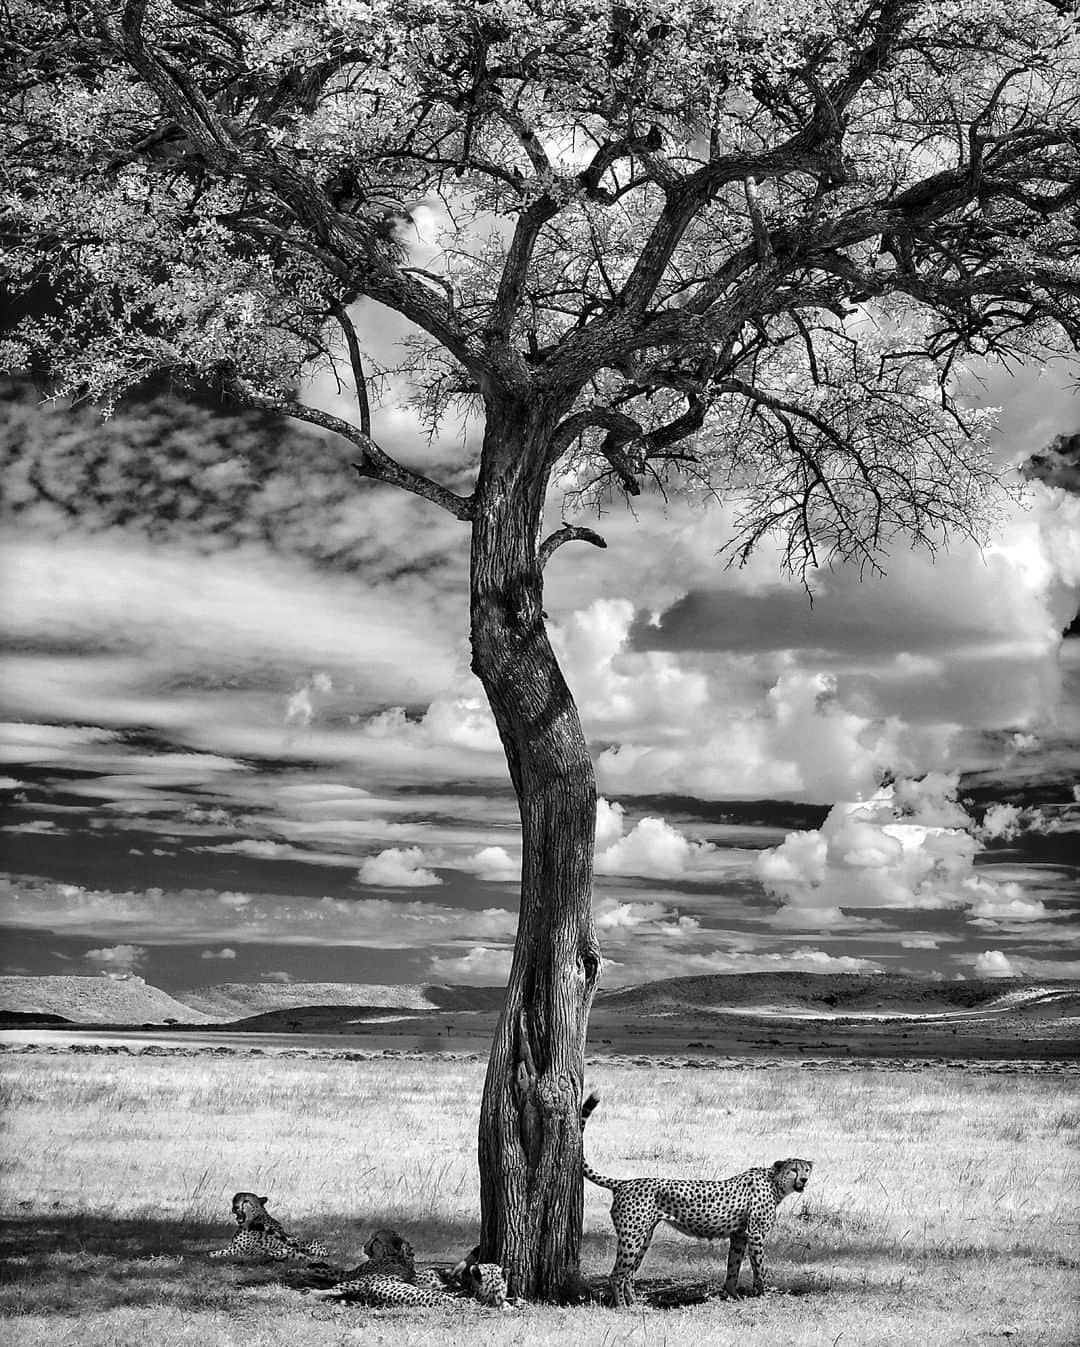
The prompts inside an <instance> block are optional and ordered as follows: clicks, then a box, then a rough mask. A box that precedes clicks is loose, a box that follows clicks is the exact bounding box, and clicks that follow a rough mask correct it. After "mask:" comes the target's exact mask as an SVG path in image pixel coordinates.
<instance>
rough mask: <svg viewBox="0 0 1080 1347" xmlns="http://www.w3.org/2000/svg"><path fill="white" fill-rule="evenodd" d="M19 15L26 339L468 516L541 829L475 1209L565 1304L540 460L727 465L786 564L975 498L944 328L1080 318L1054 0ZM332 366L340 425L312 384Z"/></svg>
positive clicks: (635, 472) (566, 467)
mask: <svg viewBox="0 0 1080 1347" xmlns="http://www.w3.org/2000/svg"><path fill="white" fill-rule="evenodd" d="M0 48H2V55H3V58H4V61H3V68H4V71H5V72H6V73H5V74H4V76H3V93H4V99H3V109H4V110H3V112H2V113H0V117H2V122H3V130H2V135H3V161H4V170H3V173H4V177H3V182H4V199H5V209H6V218H5V222H4V226H3V230H4V240H5V248H6V251H5V260H4V265H5V267H6V281H7V284H8V286H9V287H11V288H12V290H13V291H14V292H16V293H18V294H21V295H22V297H23V300H22V303H23V308H22V319H21V321H20V322H19V323H18V325H17V326H16V327H14V328H13V329H12V330H11V332H10V333H9V339H8V342H7V346H6V356H7V360H8V363H10V364H11V365H12V366H15V367H24V368H25V367H27V366H33V367H35V368H37V369H38V370H39V372H42V373H44V374H48V375H51V376H52V377H53V378H54V380H55V384H56V386H57V388H58V389H59V390H60V391H63V392H66V393H67V394H69V395H72V396H74V397H77V398H93V399H98V400H102V401H105V402H109V401H111V400H112V399H115V398H117V397H118V396H120V395H122V394H123V393H125V391H127V390H129V389H132V388H134V387H136V386H138V385H139V384H140V383H143V382H144V381H146V380H148V379H151V378H159V377H160V376H162V375H163V374H165V375H169V376H171V377H173V378H179V379H181V380H182V379H185V378H190V379H197V380H200V381H202V382H203V383H204V384H205V382H206V381H210V382H212V383H214V384H215V385H217V386H218V387H219V388H220V389H221V390H222V391H223V393H225V394H227V395H228V396H229V397H231V398H233V399H235V400H236V401H237V402H238V403H241V404H245V405H247V406H250V407H257V408H271V409H277V410H279V411H281V412H284V413H286V414H287V415H289V416H293V417H297V418H299V419H300V420H302V421H306V422H309V423H311V424H313V425H315V426H318V427H321V428H322V429H323V430H324V431H328V432H330V433H332V434H333V435H336V436H339V437H340V439H341V440H342V441H343V442H344V443H345V444H347V445H348V446H349V447H350V449H351V456H352V457H353V458H354V459H355V463H354V466H355V468H356V471H357V473H358V474H359V477H360V479H362V480H363V482H365V483H368V484H375V485H377V486H395V487H399V488H401V489H403V490H405V491H410V492H414V493H416V494H417V495H419V496H422V497H424V498H425V499H426V500H428V501H430V502H431V503H432V505H433V506H437V507H440V508H441V509H444V510H447V511H449V513H450V514H451V515H453V516H454V517H455V518H456V519H459V520H460V521H461V523H462V527H463V531H465V532H466V534H467V536H468V537H469V540H470V545H471V576H470V615H471V637H472V659H473V669H474V670H475V672H476V674H477V676H478V677H479V679H480V680H481V682H482V684H483V686H484V688H485V691H486V693H487V696H488V700H489V702H490V705H491V710H492V713H493V715H494V718H495V721H496V724H497V725H498V729H499V734H500V736H501V739H502V743H503V746H504V748H505V751H506V759H507V764H508V767H509V772H510V778H511V781H512V782H513V786H514V790H515V791H516V793H517V798H518V802H519V806H520V813H521V827H522V847H523V862H522V874H521V908H520V918H519V927H518V935H517V943H516V946H515V950H514V959H513V966H512V969H511V972H510V978H509V985H508V988H507V995H506V1003H505V1008H504V1010H503V1012H502V1016H501V1019H500V1021H499V1025H498V1029H497V1031H496V1035H495V1042H494V1045H493V1048H492V1053H491V1059H490V1065H489V1068H488V1074H487V1081H486V1085H485V1089H484V1098H483V1104H482V1109H481V1120H480V1145H479V1158H480V1186H481V1211H482V1234H481V1243H482V1248H483V1256H484V1257H485V1258H497V1259H499V1260H500V1261H502V1262H503V1264H504V1265H505V1267H506V1268H507V1269H508V1272H509V1275H510V1284H511V1289H512V1290H513V1291H514V1292H516V1293H518V1294H523V1295H526V1296H543V1297H556V1296H558V1295H560V1294H561V1293H563V1291H564V1289H565V1288H567V1287H568V1286H570V1285H571V1284H572V1283H573V1281H574V1278H575V1275H576V1269H577V1263H578V1247H579V1237H580V1229H581V1202H582V1197H581V1175H580V1163H579V1157H580V1135H579V1128H578V1108H579V1102H580V1092H581V1085H582V1071H583V1052H584V1044H585V1032H586V1021H587V1017H588V1013H589V1007H590V1004H591V1001H592V997H593V993H594V990H595V988H596V985H597V979H598V977H599V974H600V950H599V946H598V943H597V937H596V932H595V929H594V926H593V921H592V916H591V907H590V890H591V879H592V860H593V842H594V824H595V805H596V790H595V784H594V777H593V767H592V762H591V760H590V755H589V749H588V745H587V742H586V739H585V735H584V734H583V732H582V728H581V724H580V721H579V718H578V714H577V710H576V708H575V706H574V702H573V699H572V697H571V695H570V692H569V691H568V689H567V686H566V684H565V682H564V680H563V677H562V674H561V673H560V670H559V667H558V665H557V663H556V660H555V657H554V655H553V653H552V647H551V645H550V642H549V640H548V636H547V633H546V631H545V618H544V611H543V570H544V566H545V564H546V563H547V562H548V561H549V560H550V559H551V557H552V554H553V553H554V552H555V550H556V549H557V548H559V547H561V546H562V545H563V544H565V543H570V542H586V543H591V544H593V545H595V546H602V545H603V540H602V538H601V537H600V536H599V535H598V534H596V533H595V532H593V531H592V530H590V529H588V528H585V527H582V526H579V525H572V524H565V523H564V524H561V525H560V526H559V527H554V528H549V529H548V530H547V531H545V526H544V513H545V504H546V502H547V501H548V498H549V488H551V486H552V484H553V482H557V483H559V484H561V485H562V486H563V487H564V488H566V489H568V490H570V491H571V493H573V494H575V495H576V496H577V497H578V498H579V499H583V500H590V499H596V498H598V497H600V496H602V495H603V494H604V493H622V494H623V495H625V496H627V497H633V496H637V495H638V494H639V493H641V492H642V491H643V490H649V489H660V490H682V489H686V490H692V491H703V492H706V493H714V494H717V495H721V496H723V497H725V498H729V497H731V498H734V497H736V496H737V497H738V498H739V499H740V500H741V502H742V513H741V515H740V516H739V520H738V522H737V524H736V526H735V530H734V533H733V535H732V536H731V537H730V538H728V539H727V540H726V543H727V546H728V548H729V549H730V551H731V555H733V556H734V557H736V558H744V557H745V556H746V555H747V554H748V553H749V552H750V550H751V549H752V548H753V547H754V545H755V544H756V543H758V542H759V541H760V540H761V539H763V538H764V537H766V536H767V535H777V536H778V537H779V538H780V539H782V540H783V555H784V557H785V559H786V563H787V565H788V567H789V568H790V569H791V570H792V571H793V572H795V573H796V574H797V575H801V576H803V577H805V576H806V575H807V573H808V572H809V571H810V570H812V569H813V568H816V567H820V566H823V565H827V564H828V563H830V562H832V561H835V560H854V561H856V562H858V563H859V564H860V565H867V566H871V567H873V566H875V565H876V564H878V563H877V561H876V558H877V556H878V555H879V552H880V549H881V548H882V547H884V546H885V545H886V544H888V542H889V541H890V539H893V538H895V537H897V536H902V537H905V538H909V539H913V540H915V541H916V542H919V543H924V544H927V545H928V546H933V545H935V544H936V543H937V542H938V541H940V540H941V539H942V538H943V537H945V536H946V535H948V534H949V533H960V534H968V533H971V532H973V531H975V530H977V528H978V521H979V519H980V516H981V514H982V511H983V508H984V506H985V504H986V501H987V498H988V493H989V491H990V489H991V487H992V474H991V472H990V470H989V467H988V465H987V460H986V458H985V456H984V445H983V434H982V432H983V428H984V423H983V418H981V417H980V416H978V415H975V414H973V413H970V412H965V411H964V410H963V409H962V407H961V406H960V405H959V404H958V402H957V398H956V379H957V376H958V375H959V373H960V371H961V369H962V368H963V365H964V362H965V361H966V360H968V359H969V358H970V357H973V356H974V357H978V358H979V359H980V360H982V359H990V360H997V361H1000V362H1004V363H1006V364H1009V363H1013V362H1018V361H1024V360H1029V359H1036V360H1039V359H1043V358H1044V357H1045V356H1047V355H1048V354H1050V353H1056V352H1061V351H1063V350H1070V349H1075V347H1076V345H1077V341H1078V337H1080V256H1078V234H1080V231H1078V202H1080V119H1078V101H1080V100H1078V87H1080V86H1078V65H1077V58H1078V37H1077V29H1076V24H1075V21H1074V18H1073V16H1072V6H1071V5H1070V4H1069V3H1067V2H1066V0H934V3H929V2H922V0H919V2H916V0H773V3H770V4H759V3H750V0H681V2H679V3H670V4H663V5H658V4H655V3H651V2H650V0H625V3H605V2H604V0H322V2H317V0H289V3H284V2H282V3H277V4H272V3H261V2H260V0H214V2H213V3H211V2H210V0H127V3H117V2H116V0H110V2H109V3H105V2H104V0H102V3H91V2H90V0H66V2H65V3H64V4H62V5H60V4H44V3H36V2H35V0H8V3H7V4H5V6H4V8H3V11H2V13H0ZM420 206H425V207H427V211H426V215H427V218H428V219H429V220H430V219H435V220H437V221H438V237H437V239H435V240H433V241H432V240H430V239H429V240H428V243H429V244H430V246H428V247H426V248H425V250H424V253H423V255H422V256H420V255H418V254H417V253H416V250H415V249H414V248H413V247H412V242H411V240H412V239H413V237H414V234H413V232H411V231H410V221H411V219H412V217H413V216H414V215H415V214H416V212H417V211H418V208H419V207H420ZM358 301H364V302H366V303H368V304H370V305H374V306H380V307H381V308H384V309H387V310H391V311H393V312H394V313H396V314H399V315H401V316H402V317H403V318H404V319H406V320H408V324H409V325H410V336H409V337H408V339H407V341H406V343H405V348H404V353H403V356H402V359H401V361H400V362H399V365H398V372H399V373H400V372H404V373H407V374H408V376H409V377H410V379H411V386H412V389H413V399H414V406H415V409H416V411H417V414H418V416H419V417H421V418H422V419H423V420H425V421H426V422H427V424H428V425H429V426H430V427H432V428H436V427H439V426H441V425H443V424H445V422H446V419H447V416H448V414H449V413H451V412H452V411H453V412H455V413H460V412H461V411H462V410H464V411H466V412H468V413H470V414H472V415H473V416H475V417H476V418H477V422H478V423H480V422H482V427H483V429H482V436H481V437H480V441H479V443H478V445H477V447H476V449H475V451H473V452H470V453H469V454H468V455H467V456H466V457H467V461H464V462H462V463H460V464H459V465H458V467H459V468H460V474H459V475H458V476H457V477H455V478H453V479H452V481H451V483H450V484H447V483H445V482H442V481H438V480H435V478H434V477H433V476H429V475H426V474H424V473H422V472H419V471H417V470H416V469H415V468H414V467H410V466H409V465H408V463H407V462H403V461H401V460H400V459H395V458H394V457H392V456H391V455H390V454H389V453H387V452H386V450H385V448H384V447H382V446H381V445H380V443H379V439H378V435H377V423H376V418H375V416H374V413H373V404H374V403H376V401H377V399H376V394H377V392H378V391H379V386H380V381H381V379H382V378H383V376H385V375H386V373H387V372H388V368H389V367H388V363H387V362H388V358H387V355H386V353H385V352H374V351H366V350H365V349H364V348H363V345H362V342H361V340H360V338H359V336H358V331H357V326H356V314H357V310H356V307H355V306H356V305H357V303H358ZM380 362H381V363H380ZM327 369H332V370H334V371H336V372H337V373H338V375H339V377H340V378H341V379H342V380H343V381H344V382H346V383H347V384H348V385H350V386H351V388H350V391H351V392H352V393H353V394H354V395H355V402H354V405H353V411H352V414H351V416H350V417H349V418H348V419H344V418H340V417H337V416H332V415H329V414H328V413H326V412H325V411H322V410H320V409H319V408H317V407H314V406H311V405H306V404H305V403H304V401H303V389H304V387H305V381H306V380H308V379H309V378H310V377H311V376H312V375H313V374H315V373H316V372H318V371H320V370H327ZM455 487H462V489H454V488H455Z"/></svg>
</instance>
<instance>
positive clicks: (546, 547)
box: [537, 524, 607, 570]
mask: <svg viewBox="0 0 1080 1347" xmlns="http://www.w3.org/2000/svg"><path fill="white" fill-rule="evenodd" d="M572 542H579V543H592V545H593V547H607V543H606V542H605V541H604V539H603V538H601V536H600V534H599V533H594V532H593V530H592V529H586V528H579V527H577V526H576V525H574V524H564V525H563V526H562V528H561V529H556V530H555V532H554V533H551V534H549V535H548V536H547V537H546V538H545V539H544V541H543V542H542V543H541V544H540V550H539V552H538V553H537V561H538V563H539V565H540V569H541V570H543V569H544V567H545V566H546V565H547V563H548V560H549V559H550V557H551V554H552V552H554V551H555V549H556V548H557V547H561V546H562V545H563V543H572Z"/></svg>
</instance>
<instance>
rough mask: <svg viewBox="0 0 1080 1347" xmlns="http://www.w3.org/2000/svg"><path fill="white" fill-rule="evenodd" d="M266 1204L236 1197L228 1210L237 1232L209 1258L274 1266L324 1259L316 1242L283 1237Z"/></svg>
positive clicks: (263, 1199)
mask: <svg viewBox="0 0 1080 1347" xmlns="http://www.w3.org/2000/svg"><path fill="white" fill-rule="evenodd" d="M268 1201H269V1198H266V1197H258V1196H256V1194H255V1193H236V1194H235V1195H234V1197H233V1200H232V1210H233V1215H234V1216H235V1217H236V1224H237V1225H238V1226H239V1229H238V1230H237V1232H236V1234H235V1236H234V1237H233V1239H232V1242H231V1243H229V1244H227V1245H226V1246H225V1248H224V1249H215V1250H214V1251H213V1253H211V1254H210V1255H209V1257H211V1258H244V1259H249V1260H251V1259H265V1260H268V1261H271V1262H275V1263H283V1262H292V1261H294V1260H297V1259H315V1258H326V1257H327V1255H328V1252H329V1251H328V1250H327V1248H326V1245H325V1244H320V1243H319V1242H318V1240H311V1241H309V1242H308V1243H306V1244H305V1243H303V1242H302V1241H301V1240H298V1239H295V1238H294V1237H293V1236H292V1235H290V1234H287V1233H286V1230H285V1227H284V1226H283V1225H282V1224H281V1222H280V1221H277V1220H275V1219H274V1217H273V1216H271V1215H270V1214H269V1212H268V1211H267V1210H266V1204H267V1202H268Z"/></svg>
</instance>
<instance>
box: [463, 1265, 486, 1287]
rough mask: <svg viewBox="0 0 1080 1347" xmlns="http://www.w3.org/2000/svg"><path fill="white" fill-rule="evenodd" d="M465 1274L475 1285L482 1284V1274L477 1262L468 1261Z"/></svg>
mask: <svg viewBox="0 0 1080 1347" xmlns="http://www.w3.org/2000/svg"><path fill="white" fill-rule="evenodd" d="M465 1275H466V1277H468V1279H469V1281H471V1282H472V1283H473V1284H474V1285H476V1286H483V1284H484V1274H483V1273H482V1272H481V1271H480V1264H479V1263H470V1264H469V1266H468V1267H467V1268H466V1269H465Z"/></svg>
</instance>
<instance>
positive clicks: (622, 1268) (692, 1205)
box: [581, 1094, 813, 1305]
mask: <svg viewBox="0 0 1080 1347" xmlns="http://www.w3.org/2000/svg"><path fill="white" fill-rule="evenodd" d="M599 1102H600V1097H599V1095H597V1094H590V1095H589V1097H588V1099H586V1100H585V1102H584V1103H583V1104H582V1106H581V1127H582V1131H584V1129H585V1124H586V1122H587V1121H588V1118H589V1114H590V1113H592V1111H593V1109H594V1108H596V1106H597V1104H598V1103H599ZM812 1168H813V1164H812V1162H811V1161H810V1160H777V1161H776V1162H775V1163H774V1164H773V1165H772V1166H771V1168H769V1169H748V1170H747V1171H746V1172H745V1173H743V1174H736V1175H734V1177H732V1178H730V1179H609V1178H605V1176H604V1175H603V1174H598V1173H597V1172H596V1170H595V1169H593V1168H592V1166H591V1165H590V1164H589V1163H588V1161H586V1160H583V1161H582V1171H583V1173H584V1175H585V1177H586V1178H587V1179H588V1180H589V1182H590V1183H595V1184H598V1185H599V1186H600V1187H601V1188H610V1189H611V1191H612V1193H613V1194H614V1196H613V1198H612V1202H611V1220H612V1223H613V1225H614V1226H615V1237H616V1241H617V1248H616V1252H615V1266H614V1267H613V1268H612V1270H611V1291H612V1296H613V1297H614V1300H615V1304H616V1305H629V1304H632V1303H633V1300H634V1281H633V1278H634V1273H635V1272H636V1271H637V1270H638V1268H639V1267H640V1266H641V1261H642V1259H643V1258H644V1257H645V1254H646V1252H647V1251H648V1248H649V1243H650V1241H651V1240H652V1237H653V1233H654V1231H655V1230H656V1227H657V1226H658V1225H659V1224H660V1222H661V1221H667V1222H668V1224H669V1225H673V1226H674V1227H675V1229H676V1230H678V1231H681V1233H682V1234H684V1235H693V1236H696V1237H697V1238H699V1239H728V1240H730V1241H731V1245H730V1249H729V1252H728V1261H727V1278H726V1280H725V1282H724V1293H725V1295H728V1296H734V1295H735V1294H736V1290H737V1287H738V1284H739V1271H740V1269H741V1268H742V1261H743V1254H744V1253H745V1252H746V1249H747V1246H749V1249H750V1266H751V1268H752V1269H753V1272H754V1285H753V1294H754V1295H756V1296H759V1295H761V1294H762V1293H763V1292H764V1290H765V1241H766V1240H767V1239H768V1237H769V1234H770V1232H771V1230H772V1228H773V1224H774V1223H775V1221H776V1209H777V1207H778V1206H779V1205H780V1203H781V1202H782V1201H783V1200H784V1198H785V1197H787V1196H788V1194H789V1193H801V1192H802V1190H803V1189H804V1188H805V1187H806V1182H807V1179H809V1177H810V1170H811V1169H812Z"/></svg>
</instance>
